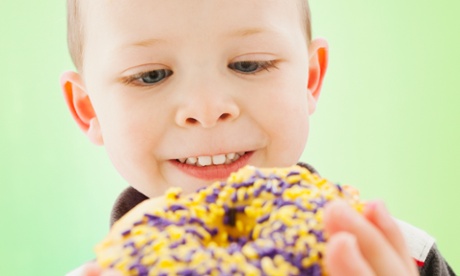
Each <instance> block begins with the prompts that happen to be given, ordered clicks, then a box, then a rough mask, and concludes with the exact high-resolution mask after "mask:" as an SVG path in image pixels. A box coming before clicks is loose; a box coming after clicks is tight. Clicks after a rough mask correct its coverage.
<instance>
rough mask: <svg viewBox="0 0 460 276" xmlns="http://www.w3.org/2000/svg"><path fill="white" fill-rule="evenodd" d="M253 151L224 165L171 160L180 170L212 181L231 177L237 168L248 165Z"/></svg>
mask: <svg viewBox="0 0 460 276" xmlns="http://www.w3.org/2000/svg"><path fill="white" fill-rule="evenodd" d="M253 153H254V152H247V153H245V154H244V155H243V156H241V157H240V158H239V159H238V160H236V161H235V162H233V163H231V164H223V165H212V166H204V167H198V166H194V165H189V164H182V163H181V162H179V161H177V160H171V162H172V163H173V165H175V166H176V167H177V168H178V169H179V170H181V171H182V172H184V173H186V174H188V175H190V176H193V177H195V178H199V179H202V180H206V181H212V180H220V179H225V178H227V177H229V176H230V174H231V173H232V172H236V171H237V170H239V169H241V168H242V167H244V166H246V165H247V164H248V162H249V158H251V156H252V155H253Z"/></svg>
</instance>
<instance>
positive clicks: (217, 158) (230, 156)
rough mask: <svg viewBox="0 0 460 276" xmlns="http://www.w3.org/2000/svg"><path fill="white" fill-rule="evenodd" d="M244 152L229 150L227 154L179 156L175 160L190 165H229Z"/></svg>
mask: <svg viewBox="0 0 460 276" xmlns="http://www.w3.org/2000/svg"><path fill="white" fill-rule="evenodd" d="M245 154H246V152H231V153H227V154H218V155H208V156H196V157H188V158H180V159H177V160H176V161H178V162H180V163H182V164H187V165H192V166H197V167H207V166H213V165H229V164H232V163H233V162H235V161H237V160H238V159H240V158H241V157H242V156H244V155H245Z"/></svg>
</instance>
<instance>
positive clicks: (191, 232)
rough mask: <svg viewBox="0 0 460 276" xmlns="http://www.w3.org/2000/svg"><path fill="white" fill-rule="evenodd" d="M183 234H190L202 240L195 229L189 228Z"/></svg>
mask: <svg viewBox="0 0 460 276" xmlns="http://www.w3.org/2000/svg"><path fill="white" fill-rule="evenodd" d="M185 232H186V233H189V234H192V235H195V236H197V237H198V238H200V239H204V237H203V236H202V235H201V234H200V233H198V232H197V231H196V230H195V229H190V228H189V229H186V230H185Z"/></svg>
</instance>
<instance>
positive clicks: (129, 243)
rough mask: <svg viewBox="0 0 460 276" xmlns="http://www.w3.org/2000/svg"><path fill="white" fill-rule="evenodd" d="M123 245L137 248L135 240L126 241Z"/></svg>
mask: <svg viewBox="0 0 460 276" xmlns="http://www.w3.org/2000/svg"><path fill="white" fill-rule="evenodd" d="M123 247H124V248H127V247H133V248H136V244H135V243H134V242H133V241H131V242H128V243H125V244H124V245H123Z"/></svg>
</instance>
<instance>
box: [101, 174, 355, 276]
mask: <svg viewBox="0 0 460 276" xmlns="http://www.w3.org/2000/svg"><path fill="white" fill-rule="evenodd" d="M337 199H342V200H345V201H346V202H348V203H349V204H350V205H351V206H352V207H353V208H354V209H356V210H357V211H359V212H361V211H362V209H363V203H362V202H361V201H360V200H359V197H358V192H357V191H356V190H354V189H353V188H351V187H349V186H341V185H338V184H334V183H331V182H329V181H327V180H326V179H323V178H321V177H319V176H318V175H316V174H312V173H311V172H310V171H308V170H307V169H305V168H303V167H299V166H293V167H288V168H270V169H261V168H255V167H252V166H247V167H245V168H242V169H241V170H239V171H238V172H235V173H233V174H231V175H230V177H229V178H228V179H227V180H226V181H222V182H215V183H213V184H211V185H209V186H207V187H204V188H202V189H200V190H198V191H197V192H196V193H194V194H192V195H188V196H183V195H181V190H180V189H177V188H173V189H170V190H169V191H168V192H167V193H166V195H165V196H164V197H163V198H159V199H149V200H147V201H146V202H145V203H142V204H140V205H139V206H137V207H136V208H134V209H133V210H132V211H130V212H129V213H128V214H127V215H125V216H124V217H123V218H122V219H120V220H119V221H118V222H117V223H116V224H115V225H114V226H113V228H112V229H111V231H110V233H109V234H108V236H107V237H106V238H105V239H104V240H103V241H101V242H100V243H99V244H98V245H97V246H96V247H95V251H96V256H97V261H98V263H99V264H100V265H101V266H102V267H104V268H115V269H117V270H119V271H120V272H122V274H123V275H183V276H185V275H190V276H192V275H326V274H327V272H326V270H325V268H324V263H323V259H324V254H325V253H324V251H325V245H326V241H327V236H326V234H325V233H324V232H323V228H324V225H323V211H324V206H325V204H326V203H327V202H329V201H331V200H337Z"/></svg>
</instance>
